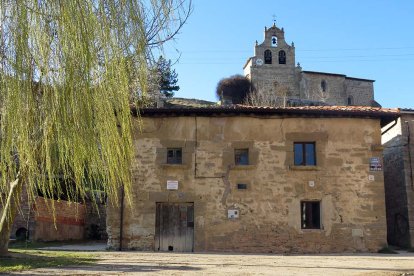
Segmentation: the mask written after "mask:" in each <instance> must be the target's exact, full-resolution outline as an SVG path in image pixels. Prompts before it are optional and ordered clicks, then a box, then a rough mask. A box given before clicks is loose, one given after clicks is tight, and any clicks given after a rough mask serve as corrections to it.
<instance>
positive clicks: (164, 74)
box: [156, 56, 180, 98]
mask: <svg viewBox="0 0 414 276" xmlns="http://www.w3.org/2000/svg"><path fill="white" fill-rule="evenodd" d="M156 70H157V72H158V75H159V88H160V91H161V93H162V94H164V96H166V97H168V98H171V97H173V96H174V91H178V90H179V89H180V86H178V85H177V82H178V74H177V73H176V72H175V70H174V69H172V68H171V60H166V59H165V58H164V57H163V56H160V57H159V59H158V61H157V63H156Z"/></svg>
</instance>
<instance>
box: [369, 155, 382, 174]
mask: <svg viewBox="0 0 414 276" xmlns="http://www.w3.org/2000/svg"><path fill="white" fill-rule="evenodd" d="M369 170H370V171H382V164H381V159H380V158H379V157H371V158H370V159H369Z"/></svg>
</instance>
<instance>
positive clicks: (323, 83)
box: [321, 80, 326, 92]
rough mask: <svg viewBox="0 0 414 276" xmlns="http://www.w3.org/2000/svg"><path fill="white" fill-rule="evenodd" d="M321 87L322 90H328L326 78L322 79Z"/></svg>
mask: <svg viewBox="0 0 414 276" xmlns="http://www.w3.org/2000/svg"><path fill="white" fill-rule="evenodd" d="M321 89H322V92H326V81H325V80H322V81H321Z"/></svg>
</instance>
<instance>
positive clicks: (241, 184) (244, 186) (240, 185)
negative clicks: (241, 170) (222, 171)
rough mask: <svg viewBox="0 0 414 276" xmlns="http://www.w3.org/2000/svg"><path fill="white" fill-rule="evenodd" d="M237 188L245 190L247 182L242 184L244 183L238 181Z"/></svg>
mask: <svg viewBox="0 0 414 276" xmlns="http://www.w3.org/2000/svg"><path fill="white" fill-rule="evenodd" d="M237 189H238V190H247V184H244V183H238V184H237Z"/></svg>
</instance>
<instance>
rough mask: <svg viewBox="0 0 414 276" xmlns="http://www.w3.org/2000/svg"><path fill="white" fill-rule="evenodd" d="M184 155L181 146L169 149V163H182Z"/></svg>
mask: <svg viewBox="0 0 414 276" xmlns="http://www.w3.org/2000/svg"><path fill="white" fill-rule="evenodd" d="M182 156H183V154H182V149H181V148H170V149H167V164H182V162H183V160H182Z"/></svg>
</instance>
